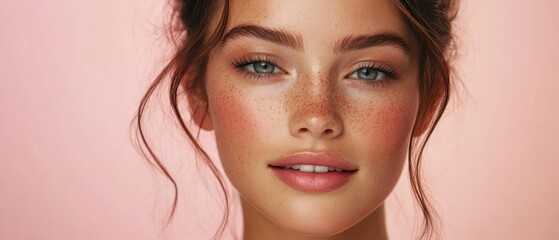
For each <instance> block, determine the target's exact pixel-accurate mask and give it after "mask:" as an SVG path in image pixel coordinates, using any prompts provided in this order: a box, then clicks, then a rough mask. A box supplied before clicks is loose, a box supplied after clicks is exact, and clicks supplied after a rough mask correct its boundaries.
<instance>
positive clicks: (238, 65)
mask: <svg viewBox="0 0 559 240" xmlns="http://www.w3.org/2000/svg"><path fill="white" fill-rule="evenodd" d="M258 62H264V63H268V64H271V65H273V66H274V67H275V68H277V69H278V70H279V71H281V72H284V71H283V69H281V68H280V67H279V66H278V62H277V61H276V60H275V59H273V58H271V57H269V56H267V55H257V56H253V55H251V56H246V57H243V58H240V59H237V60H234V61H233V62H231V65H232V66H233V67H234V68H235V69H237V70H239V71H241V72H242V73H243V74H244V75H246V76H248V77H251V78H254V79H256V80H264V79H268V78H270V77H273V76H275V75H277V74H278V73H269V74H263V73H253V72H250V71H247V70H245V69H244V68H245V67H247V66H248V65H250V64H254V63H258Z"/></svg>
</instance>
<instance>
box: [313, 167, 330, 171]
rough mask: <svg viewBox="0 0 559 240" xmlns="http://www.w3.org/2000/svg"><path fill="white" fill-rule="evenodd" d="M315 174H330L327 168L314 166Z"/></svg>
mask: <svg viewBox="0 0 559 240" xmlns="http://www.w3.org/2000/svg"><path fill="white" fill-rule="evenodd" d="M314 171H315V172H328V167H325V166H314Z"/></svg>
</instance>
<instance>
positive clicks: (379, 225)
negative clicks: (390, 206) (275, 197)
mask: <svg viewBox="0 0 559 240" xmlns="http://www.w3.org/2000/svg"><path fill="white" fill-rule="evenodd" d="M241 203H242V206H243V218H244V231H243V236H244V237H243V239H244V240H255V239H270V240H274V239H293V240H340V239H355V240H362V239H363V240H364V239H367V240H387V239H388V235H387V232H386V224H385V218H384V205H381V206H379V207H378V208H377V209H376V210H375V211H374V212H372V213H371V214H370V215H369V216H367V217H365V218H364V219H363V220H361V221H360V222H358V223H357V224H355V225H354V226H352V227H350V228H349V229H347V230H345V231H343V232H341V233H339V234H337V235H334V236H327V237H315V236H304V235H300V234H298V233H295V232H292V231H289V230H287V229H285V228H283V227H281V226H279V225H277V224H276V223H274V222H272V221H271V220H270V219H268V218H267V217H266V216H264V215H262V213H260V212H259V211H258V210H256V209H254V208H253V207H252V206H251V205H250V204H248V203H246V202H245V200H244V199H241Z"/></svg>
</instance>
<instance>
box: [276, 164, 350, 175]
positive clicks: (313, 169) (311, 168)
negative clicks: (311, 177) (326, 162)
mask: <svg viewBox="0 0 559 240" xmlns="http://www.w3.org/2000/svg"><path fill="white" fill-rule="evenodd" d="M269 166H270V167H272V168H279V169H291V170H295V171H300V172H309V173H325V172H350V170H344V169H341V168H335V167H328V166H317V165H304V164H301V165H291V166H273V165H269ZM352 171H357V170H352Z"/></svg>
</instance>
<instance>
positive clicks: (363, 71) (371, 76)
mask: <svg viewBox="0 0 559 240" xmlns="http://www.w3.org/2000/svg"><path fill="white" fill-rule="evenodd" d="M387 76H388V74H387V73H385V72H383V71H381V70H379V69H377V68H373V67H362V68H360V69H358V70H357V71H355V72H353V73H352V74H351V75H350V77H351V78H355V79H364V80H373V81H375V80H380V79H383V78H385V77H387Z"/></svg>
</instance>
